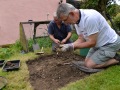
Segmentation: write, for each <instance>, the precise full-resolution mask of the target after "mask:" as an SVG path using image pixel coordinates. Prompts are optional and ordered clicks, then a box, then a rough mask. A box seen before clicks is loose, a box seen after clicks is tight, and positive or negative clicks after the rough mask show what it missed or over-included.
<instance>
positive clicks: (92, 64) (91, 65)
mask: <svg viewBox="0 0 120 90" xmlns="http://www.w3.org/2000/svg"><path fill="white" fill-rule="evenodd" d="M96 65H97V64H95V63H94V62H93V61H92V60H87V61H86V62H85V66H86V67H88V68H95V66H96Z"/></svg>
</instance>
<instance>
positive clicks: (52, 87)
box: [27, 53, 89, 90]
mask: <svg viewBox="0 0 120 90" xmlns="http://www.w3.org/2000/svg"><path fill="white" fill-rule="evenodd" d="M83 59H84V57H81V56H80V55H77V54H73V53H59V54H58V55H57V54H53V55H47V56H41V57H39V58H38V59H35V60H29V61H27V65H28V69H29V73H30V82H31V85H32V86H33V87H34V90H57V89H58V88H61V87H64V86H65V85H66V84H68V83H70V82H74V81H77V80H80V79H82V78H84V77H86V76H88V75H89V74H86V73H84V72H82V71H80V70H79V69H77V68H75V67H74V66H72V64H71V62H72V61H78V60H83Z"/></svg>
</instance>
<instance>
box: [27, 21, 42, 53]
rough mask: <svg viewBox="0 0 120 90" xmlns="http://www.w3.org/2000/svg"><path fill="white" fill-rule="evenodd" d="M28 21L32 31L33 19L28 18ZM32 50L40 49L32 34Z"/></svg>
mask: <svg viewBox="0 0 120 90" xmlns="http://www.w3.org/2000/svg"><path fill="white" fill-rule="evenodd" d="M28 22H29V24H30V29H31V31H33V30H34V26H33V20H28ZM32 46H33V51H34V52H35V51H37V50H40V47H39V44H38V43H36V40H35V38H34V35H33V45H32Z"/></svg>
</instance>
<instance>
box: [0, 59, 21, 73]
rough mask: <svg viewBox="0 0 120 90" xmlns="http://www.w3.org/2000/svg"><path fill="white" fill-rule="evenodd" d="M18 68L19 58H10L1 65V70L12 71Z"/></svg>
mask: <svg viewBox="0 0 120 90" xmlns="http://www.w3.org/2000/svg"><path fill="white" fill-rule="evenodd" d="M19 68H20V60H11V61H7V62H6V63H5V64H4V65H3V67H2V70H3V71H13V70H18V69H19Z"/></svg>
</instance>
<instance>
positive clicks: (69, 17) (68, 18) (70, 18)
mask: <svg viewBox="0 0 120 90" xmlns="http://www.w3.org/2000/svg"><path fill="white" fill-rule="evenodd" d="M77 14H78V10H77V9H76V8H75V7H74V6H73V5H71V4H68V3H61V4H60V5H59V6H58V8H57V16H58V18H59V19H61V20H62V21H64V22H65V23H66V24H75V23H76V22H77V19H78V18H79V17H78V15H77Z"/></svg>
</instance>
